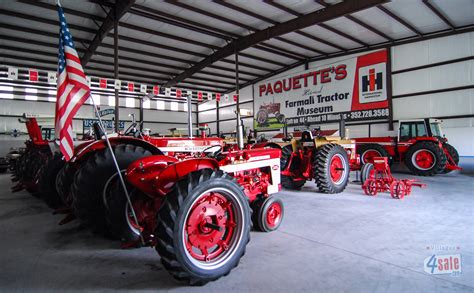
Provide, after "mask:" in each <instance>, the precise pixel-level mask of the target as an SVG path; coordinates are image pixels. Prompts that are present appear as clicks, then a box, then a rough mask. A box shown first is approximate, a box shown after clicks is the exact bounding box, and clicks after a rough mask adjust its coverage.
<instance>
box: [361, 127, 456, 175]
mask: <svg viewBox="0 0 474 293" xmlns="http://www.w3.org/2000/svg"><path fill="white" fill-rule="evenodd" d="M440 123H441V121H439V120H435V119H419V120H409V121H400V123H399V130H398V136H397V137H390V136H387V137H367V138H356V139H355V140H356V142H357V152H358V153H359V154H360V156H361V161H362V162H363V163H368V162H372V160H373V158H374V157H388V158H390V160H393V161H397V162H404V163H405V165H406V166H407V167H408V169H410V171H411V172H412V173H413V174H415V175H419V176H433V175H436V174H440V173H448V172H451V171H453V170H460V169H461V168H460V167H459V166H458V163H459V154H458V152H457V150H456V149H455V148H454V147H453V146H452V145H450V144H449V143H448V140H447V139H446V138H445V137H444V136H443V134H442V132H441V127H440Z"/></svg>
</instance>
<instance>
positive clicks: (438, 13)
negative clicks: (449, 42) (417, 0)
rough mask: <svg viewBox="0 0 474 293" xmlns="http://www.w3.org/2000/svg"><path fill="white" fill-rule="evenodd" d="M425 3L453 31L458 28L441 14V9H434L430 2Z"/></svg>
mask: <svg viewBox="0 0 474 293" xmlns="http://www.w3.org/2000/svg"><path fill="white" fill-rule="evenodd" d="M423 3H424V4H425V5H426V6H427V7H428V8H429V9H430V10H431V11H433V13H434V14H436V16H438V17H439V18H440V19H441V20H442V21H443V22H444V23H445V24H447V25H448V26H449V27H450V28H451V29H455V28H456V27H455V26H454V25H453V24H452V22H451V21H449V19H448V18H447V17H446V16H445V15H444V14H443V13H442V12H441V11H439V9H437V8H436V7H434V5H433V4H431V3H430V2H429V1H428V0H423Z"/></svg>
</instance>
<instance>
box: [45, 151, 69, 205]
mask: <svg viewBox="0 0 474 293" xmlns="http://www.w3.org/2000/svg"><path fill="white" fill-rule="evenodd" d="M63 167H64V160H63V155H62V154H61V153H55V154H54V155H53V157H51V158H50V159H49V160H48V162H47V163H46V166H44V167H43V169H42V170H41V174H40V179H39V190H40V193H41V196H42V198H43V200H44V201H45V202H46V204H47V205H48V206H49V207H50V208H53V209H57V208H59V207H60V206H62V205H63V201H62V200H61V197H60V196H59V194H58V192H57V191H56V177H57V175H58V173H59V171H60V170H61V169H62V168H63Z"/></svg>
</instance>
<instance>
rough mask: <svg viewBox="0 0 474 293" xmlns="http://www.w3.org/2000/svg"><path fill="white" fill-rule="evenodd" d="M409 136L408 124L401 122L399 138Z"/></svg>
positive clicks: (402, 138) (404, 138) (403, 138)
mask: <svg viewBox="0 0 474 293" xmlns="http://www.w3.org/2000/svg"><path fill="white" fill-rule="evenodd" d="M409 137H410V125H409V124H407V123H402V124H401V125H400V140H406V139H408V138H409Z"/></svg>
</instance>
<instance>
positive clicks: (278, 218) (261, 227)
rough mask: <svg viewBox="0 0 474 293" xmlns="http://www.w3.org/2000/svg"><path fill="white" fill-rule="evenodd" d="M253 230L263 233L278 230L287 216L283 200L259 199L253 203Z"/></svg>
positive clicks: (273, 198) (274, 198) (272, 198)
mask: <svg viewBox="0 0 474 293" xmlns="http://www.w3.org/2000/svg"><path fill="white" fill-rule="evenodd" d="M251 207H252V223H253V228H254V229H255V230H257V231H261V232H272V231H275V230H277V229H278V228H279V227H280V225H281V223H282V222H283V218H284V216H285V209H284V207H283V202H282V201H281V199H279V198H276V197H274V196H270V197H267V198H259V199H257V200H255V201H254V202H252V205H251Z"/></svg>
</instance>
